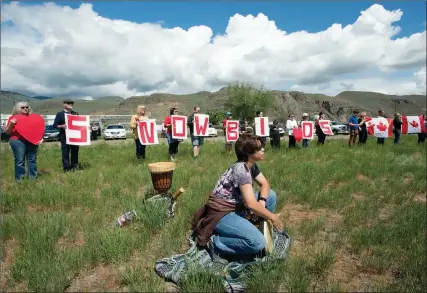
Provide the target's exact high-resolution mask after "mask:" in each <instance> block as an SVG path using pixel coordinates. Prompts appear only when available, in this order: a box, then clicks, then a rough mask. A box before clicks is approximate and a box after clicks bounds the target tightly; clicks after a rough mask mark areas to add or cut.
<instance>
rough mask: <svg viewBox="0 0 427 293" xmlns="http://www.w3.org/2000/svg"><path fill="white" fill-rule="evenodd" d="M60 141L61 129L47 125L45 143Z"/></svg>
mask: <svg viewBox="0 0 427 293" xmlns="http://www.w3.org/2000/svg"><path fill="white" fill-rule="evenodd" d="M58 140H59V129H57V128H55V127H53V125H46V126H45V128H44V135H43V141H58Z"/></svg>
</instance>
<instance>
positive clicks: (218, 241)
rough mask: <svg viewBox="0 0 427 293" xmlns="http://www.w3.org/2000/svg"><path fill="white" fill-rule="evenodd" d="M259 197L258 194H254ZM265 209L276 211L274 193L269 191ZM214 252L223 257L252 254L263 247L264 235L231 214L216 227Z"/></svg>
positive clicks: (250, 224) (240, 217) (239, 217)
mask: <svg viewBox="0 0 427 293" xmlns="http://www.w3.org/2000/svg"><path fill="white" fill-rule="evenodd" d="M255 196H256V198H257V199H258V197H259V192H257V193H256V194H255ZM265 207H266V208H267V209H268V210H269V211H270V212H272V213H274V211H275V210H276V193H275V192H274V191H273V190H271V189H270V192H269V193H268V197H267V202H266V205H265ZM213 243H214V248H215V251H217V252H219V253H220V254H223V255H234V254H254V253H258V252H260V251H261V250H263V249H264V247H265V239H264V235H263V234H262V233H261V232H260V231H259V230H258V229H257V227H255V226H254V225H253V224H252V223H251V222H249V221H248V220H247V219H245V218H244V217H242V216H240V215H238V214H236V213H235V212H231V213H229V214H227V215H226V216H224V217H223V218H222V219H221V220H220V221H219V222H218V224H217V225H216V227H215V232H214V236H213Z"/></svg>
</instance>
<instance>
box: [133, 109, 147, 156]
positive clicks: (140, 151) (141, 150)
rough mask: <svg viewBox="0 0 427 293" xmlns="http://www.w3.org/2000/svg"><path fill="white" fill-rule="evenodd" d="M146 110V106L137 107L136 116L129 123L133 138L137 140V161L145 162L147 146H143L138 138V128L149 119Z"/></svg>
mask: <svg viewBox="0 0 427 293" xmlns="http://www.w3.org/2000/svg"><path fill="white" fill-rule="evenodd" d="M145 112H146V109H145V106H144V105H139V106H138V107H136V114H135V115H132V117H131V119H130V123H129V127H130V129H132V132H133V138H134V139H135V147H136V159H137V160H144V159H145V147H146V146H145V145H142V144H141V142H140V141H139V137H138V126H139V121H141V120H146V119H148V116H147V115H145Z"/></svg>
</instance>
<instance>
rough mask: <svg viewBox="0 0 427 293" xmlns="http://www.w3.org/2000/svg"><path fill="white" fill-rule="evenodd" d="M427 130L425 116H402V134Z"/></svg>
mask: <svg viewBox="0 0 427 293" xmlns="http://www.w3.org/2000/svg"><path fill="white" fill-rule="evenodd" d="M425 132H426V128H425V125H424V118H423V116H402V134H408V133H425Z"/></svg>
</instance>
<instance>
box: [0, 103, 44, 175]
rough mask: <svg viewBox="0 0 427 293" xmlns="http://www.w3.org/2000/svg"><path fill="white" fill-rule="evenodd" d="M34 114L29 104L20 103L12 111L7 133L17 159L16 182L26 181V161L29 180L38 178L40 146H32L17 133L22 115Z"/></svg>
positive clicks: (6, 127) (7, 124)
mask: <svg viewBox="0 0 427 293" xmlns="http://www.w3.org/2000/svg"><path fill="white" fill-rule="evenodd" d="M31 113H32V110H31V107H30V106H29V105H28V103H27V102H18V103H16V104H15V106H14V107H13V110H12V116H10V117H9V119H8V121H7V123H6V126H5V132H6V133H7V134H8V135H9V136H10V138H9V144H10V147H11V148H12V152H13V156H14V159H15V180H16V181H20V180H22V179H24V177H25V174H26V173H27V171H26V170H25V160H26V161H27V167H28V179H30V180H34V179H36V178H37V175H38V174H37V150H38V145H35V144H32V143H30V142H29V141H27V140H26V139H24V138H23V137H22V136H21V135H20V134H19V133H18V132H17V131H16V128H15V126H16V124H17V123H18V120H19V116H20V115H27V116H28V115H30V114H31Z"/></svg>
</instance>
